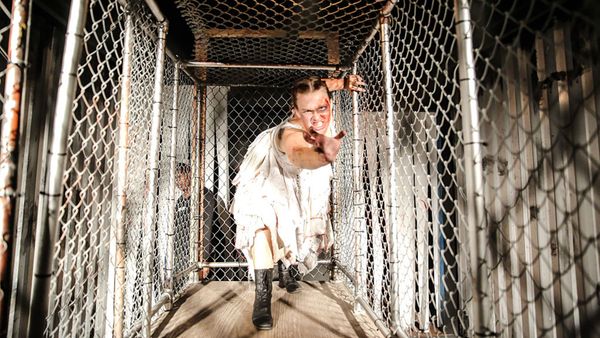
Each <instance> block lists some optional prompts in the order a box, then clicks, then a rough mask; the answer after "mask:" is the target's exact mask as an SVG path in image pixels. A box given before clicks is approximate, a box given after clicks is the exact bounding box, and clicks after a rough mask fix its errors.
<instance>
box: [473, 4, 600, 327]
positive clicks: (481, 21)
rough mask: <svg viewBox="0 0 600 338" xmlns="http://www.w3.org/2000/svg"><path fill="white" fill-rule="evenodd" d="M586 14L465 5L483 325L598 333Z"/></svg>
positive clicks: (592, 28)
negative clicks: (475, 122)
mask: <svg viewBox="0 0 600 338" xmlns="http://www.w3.org/2000/svg"><path fill="white" fill-rule="evenodd" d="M592 13H596V14H597V13H598V6H597V5H595V4H592V3H591V2H590V3H583V4H582V5H581V4H574V3H569V2H562V1H531V2H518V3H516V2H515V3H513V4H509V3H494V2H488V1H481V0H474V1H472V2H471V18H472V21H471V22H472V25H473V48H474V52H475V60H474V62H475V67H476V74H477V79H478V81H477V91H478V93H479V95H478V99H479V109H478V110H479V115H480V121H479V128H480V131H481V135H482V141H483V142H484V143H483V145H484V147H483V153H482V159H481V160H482V166H483V175H484V183H485V185H484V189H483V191H482V193H483V194H484V196H483V200H484V210H485V217H486V221H487V223H486V229H485V232H486V234H487V236H486V238H485V241H484V242H483V243H481V245H483V247H484V248H486V250H485V255H483V256H481V257H482V259H480V261H479V264H481V266H482V273H483V276H481V277H482V278H483V279H484V280H485V282H486V283H487V284H484V286H485V287H486V290H487V292H486V293H487V294H486V299H484V302H483V306H482V310H483V315H482V322H481V324H480V328H479V329H480V330H482V331H483V332H484V333H485V332H488V333H490V334H493V335H501V336H521V335H522V336H529V337H584V336H596V335H598V334H600V327H598V325H597V323H596V321H597V320H596V319H595V318H597V317H598V310H599V308H598V286H599V285H600V284H598V281H599V280H600V278H599V276H600V275H599V268H600V266H599V264H598V262H599V261H598V258H599V252H598V244H599V243H598V235H599V234H600V232H599V229H598V224H599V222H598V220H599V218H598V216H599V211H600V202H599V201H598V189H599V187H600V182H599V180H598V175H599V172H600V171H599V170H600V162H599V161H598V159H599V157H598V156H599V149H598V142H599V134H598V130H599V129H598V120H599V117H600V115H599V113H598V102H599V101H598V98H599V94H600V93H599V92H598V83H599V82H598V81H599V77H598V60H599V58H598V47H599V46H600V45H599V44H598V42H599V39H598V24H597V20H595V18H594V16H593V14H592ZM590 14H591V15H590ZM475 329H476V330H477V328H475Z"/></svg>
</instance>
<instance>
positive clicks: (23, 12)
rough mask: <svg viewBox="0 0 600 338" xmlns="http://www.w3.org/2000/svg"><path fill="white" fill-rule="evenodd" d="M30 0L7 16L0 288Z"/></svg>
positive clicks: (1, 305)
mask: <svg viewBox="0 0 600 338" xmlns="http://www.w3.org/2000/svg"><path fill="white" fill-rule="evenodd" d="M28 8H29V0H14V1H13V7H12V12H11V16H10V32H9V40H8V64H7V66H6V74H5V78H4V81H5V83H4V98H5V102H4V106H3V107H2V126H1V127H0V128H1V130H0V229H1V231H2V238H1V239H0V241H2V242H1V243H0V285H6V286H8V285H10V283H9V282H8V280H7V279H8V275H9V266H10V253H11V251H12V243H11V237H12V230H13V229H12V219H13V208H14V205H15V196H16V194H15V183H16V179H15V178H16V177H15V176H16V175H15V173H16V168H17V163H16V161H15V155H16V154H15V149H16V148H17V140H18V136H19V115H20V114H21V90H22V88H23V86H22V81H23V72H24V67H25V55H26V51H25V48H26V45H25V43H26V41H27V23H28V14H29V9H28ZM7 295H9V290H6V289H5V290H0V328H1V329H2V330H1V331H4V328H6V327H7V325H8V321H7V318H8V314H5V313H4V311H3V310H4V309H5V308H7V306H6V304H5V301H6V298H5V297H6V296H7Z"/></svg>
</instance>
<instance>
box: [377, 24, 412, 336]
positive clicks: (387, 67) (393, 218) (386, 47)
mask: <svg viewBox="0 0 600 338" xmlns="http://www.w3.org/2000/svg"><path fill="white" fill-rule="evenodd" d="M380 29H381V63H382V68H383V69H382V74H383V91H384V99H385V102H384V103H385V104H384V109H385V115H386V132H387V134H386V137H387V142H388V149H387V150H388V156H389V168H388V173H389V175H390V177H389V179H390V200H389V202H388V226H389V250H390V274H391V281H390V288H391V290H390V315H391V318H392V325H393V328H392V331H394V332H399V331H400V330H402V329H404V328H408V327H409V325H410V323H404V322H402V323H401V321H400V302H399V301H398V298H399V296H400V290H399V279H400V273H399V271H398V270H399V267H398V264H399V262H398V260H399V252H398V243H397V237H398V236H397V235H398V234H399V229H398V209H399V207H400V206H399V205H398V200H397V198H398V193H397V185H398V177H397V175H398V173H397V164H396V146H395V144H396V129H395V124H394V121H395V116H394V101H393V89H392V65H391V53H390V41H389V17H388V16H385V15H382V16H381V18H380Z"/></svg>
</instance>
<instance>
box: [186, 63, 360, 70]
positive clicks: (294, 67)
mask: <svg viewBox="0 0 600 338" xmlns="http://www.w3.org/2000/svg"><path fill="white" fill-rule="evenodd" d="M185 66H186V67H190V68H250V69H288V70H326V71H331V72H335V71H346V70H349V69H350V67H348V66H342V65H337V66H336V65H294V64H280V65H261V64H250V63H247V64H243V63H239V64H234V63H223V62H200V61H189V62H186V63H185Z"/></svg>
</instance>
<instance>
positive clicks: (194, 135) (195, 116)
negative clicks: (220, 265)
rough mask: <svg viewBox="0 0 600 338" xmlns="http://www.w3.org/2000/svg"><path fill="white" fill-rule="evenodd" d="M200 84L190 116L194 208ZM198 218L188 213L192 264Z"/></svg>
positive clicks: (192, 202) (196, 247)
mask: <svg viewBox="0 0 600 338" xmlns="http://www.w3.org/2000/svg"><path fill="white" fill-rule="evenodd" d="M200 86H201V85H200V84H199V82H198V81H196V82H195V83H194V105H193V109H192V116H191V128H192V130H191V137H192V149H191V151H192V153H191V162H192V163H191V167H192V182H191V186H192V194H191V196H190V207H191V208H195V207H197V206H198V201H199V200H200V199H199V198H198V194H199V189H198V187H199V184H198V170H199V169H198V166H199V163H198V162H199V154H198V152H199V151H200V150H199V149H198V148H199V144H200V135H199V133H200V132H199V127H198V125H199V124H200V123H199V115H200V114H199V111H200V105H201V104H202V103H201V102H200V100H201V99H200V95H201V94H200ZM198 230H199V227H198V220H197V219H196V214H194V213H193V212H192V213H190V256H189V257H190V263H191V264H193V263H195V261H197V259H196V258H194V257H197V254H198V250H199V243H198V241H199V239H198ZM196 263H197V262H196ZM197 277H198V275H197V274H192V275H191V279H190V281H191V282H196V281H197V280H198V278H197Z"/></svg>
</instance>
